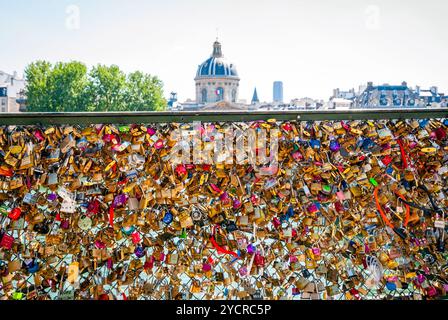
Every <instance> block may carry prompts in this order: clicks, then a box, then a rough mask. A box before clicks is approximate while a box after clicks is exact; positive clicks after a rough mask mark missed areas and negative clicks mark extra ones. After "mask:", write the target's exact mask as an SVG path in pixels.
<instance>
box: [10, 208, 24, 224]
mask: <svg viewBox="0 0 448 320" xmlns="http://www.w3.org/2000/svg"><path fill="white" fill-rule="evenodd" d="M21 215H22V209H20V208H14V209H12V210H11V212H10V213H9V214H8V217H9V218H10V219H11V220H13V221H16V220H19V218H20V216H21Z"/></svg>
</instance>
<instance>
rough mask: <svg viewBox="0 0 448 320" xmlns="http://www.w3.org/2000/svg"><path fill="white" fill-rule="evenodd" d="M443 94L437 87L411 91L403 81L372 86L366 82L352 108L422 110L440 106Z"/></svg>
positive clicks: (418, 88)
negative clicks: (398, 83) (436, 105)
mask: <svg viewBox="0 0 448 320" xmlns="http://www.w3.org/2000/svg"><path fill="white" fill-rule="evenodd" d="M443 101H444V94H443V93H439V92H438V89H437V87H431V88H430V89H428V90H422V89H421V88H420V87H419V86H417V87H416V89H413V88H411V87H409V86H408V84H407V82H405V81H403V82H402V83H401V85H390V84H387V83H386V84H383V85H377V86H375V85H373V83H372V82H368V83H367V86H366V87H365V89H364V90H363V91H362V92H360V94H359V95H358V96H357V97H356V99H355V103H354V105H353V106H352V108H394V107H395V108H400V107H401V108H419V107H420V108H422V107H426V106H430V105H432V104H434V103H436V104H442V102H443Z"/></svg>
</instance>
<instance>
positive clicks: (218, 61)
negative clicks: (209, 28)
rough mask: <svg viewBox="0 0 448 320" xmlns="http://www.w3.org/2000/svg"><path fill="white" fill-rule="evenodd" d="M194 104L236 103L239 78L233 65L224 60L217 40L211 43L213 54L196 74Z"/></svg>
mask: <svg viewBox="0 0 448 320" xmlns="http://www.w3.org/2000/svg"><path fill="white" fill-rule="evenodd" d="M194 80H195V82H196V102H197V103H199V104H203V105H206V104H210V103H215V102H220V101H227V102H230V103H236V102H237V100H238V87H239V82H240V78H239V77H238V72H237V71H236V67H235V65H234V64H233V63H231V62H229V61H228V60H226V59H225V58H224V57H223V55H222V51H221V43H219V42H218V40H216V41H215V43H213V53H212V55H211V57H210V58H208V59H207V60H205V61H204V62H203V63H202V64H201V65H200V66H199V67H198V71H197V73H196V78H195V79H194Z"/></svg>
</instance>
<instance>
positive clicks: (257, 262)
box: [254, 252, 264, 267]
mask: <svg viewBox="0 0 448 320" xmlns="http://www.w3.org/2000/svg"><path fill="white" fill-rule="evenodd" d="M254 262H255V265H256V266H257V267H264V257H263V256H262V255H261V254H260V253H259V252H257V253H256V254H255V259H254Z"/></svg>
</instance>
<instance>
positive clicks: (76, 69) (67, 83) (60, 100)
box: [49, 62, 88, 112]
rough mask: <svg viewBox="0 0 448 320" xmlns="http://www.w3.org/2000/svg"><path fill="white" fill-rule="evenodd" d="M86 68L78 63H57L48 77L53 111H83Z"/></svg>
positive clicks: (86, 82) (86, 81)
mask: <svg viewBox="0 0 448 320" xmlns="http://www.w3.org/2000/svg"><path fill="white" fill-rule="evenodd" d="M87 84H88V79H87V67H86V66H85V65H84V64H82V63H80V62H69V63H62V62H59V63H57V64H56V65H55V66H54V67H53V70H52V73H51V77H50V83H49V86H50V90H51V96H52V103H53V107H54V109H55V111H58V112H64V111H65V112H76V111H85V103H86V101H85V94H84V92H85V90H86V87H87Z"/></svg>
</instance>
